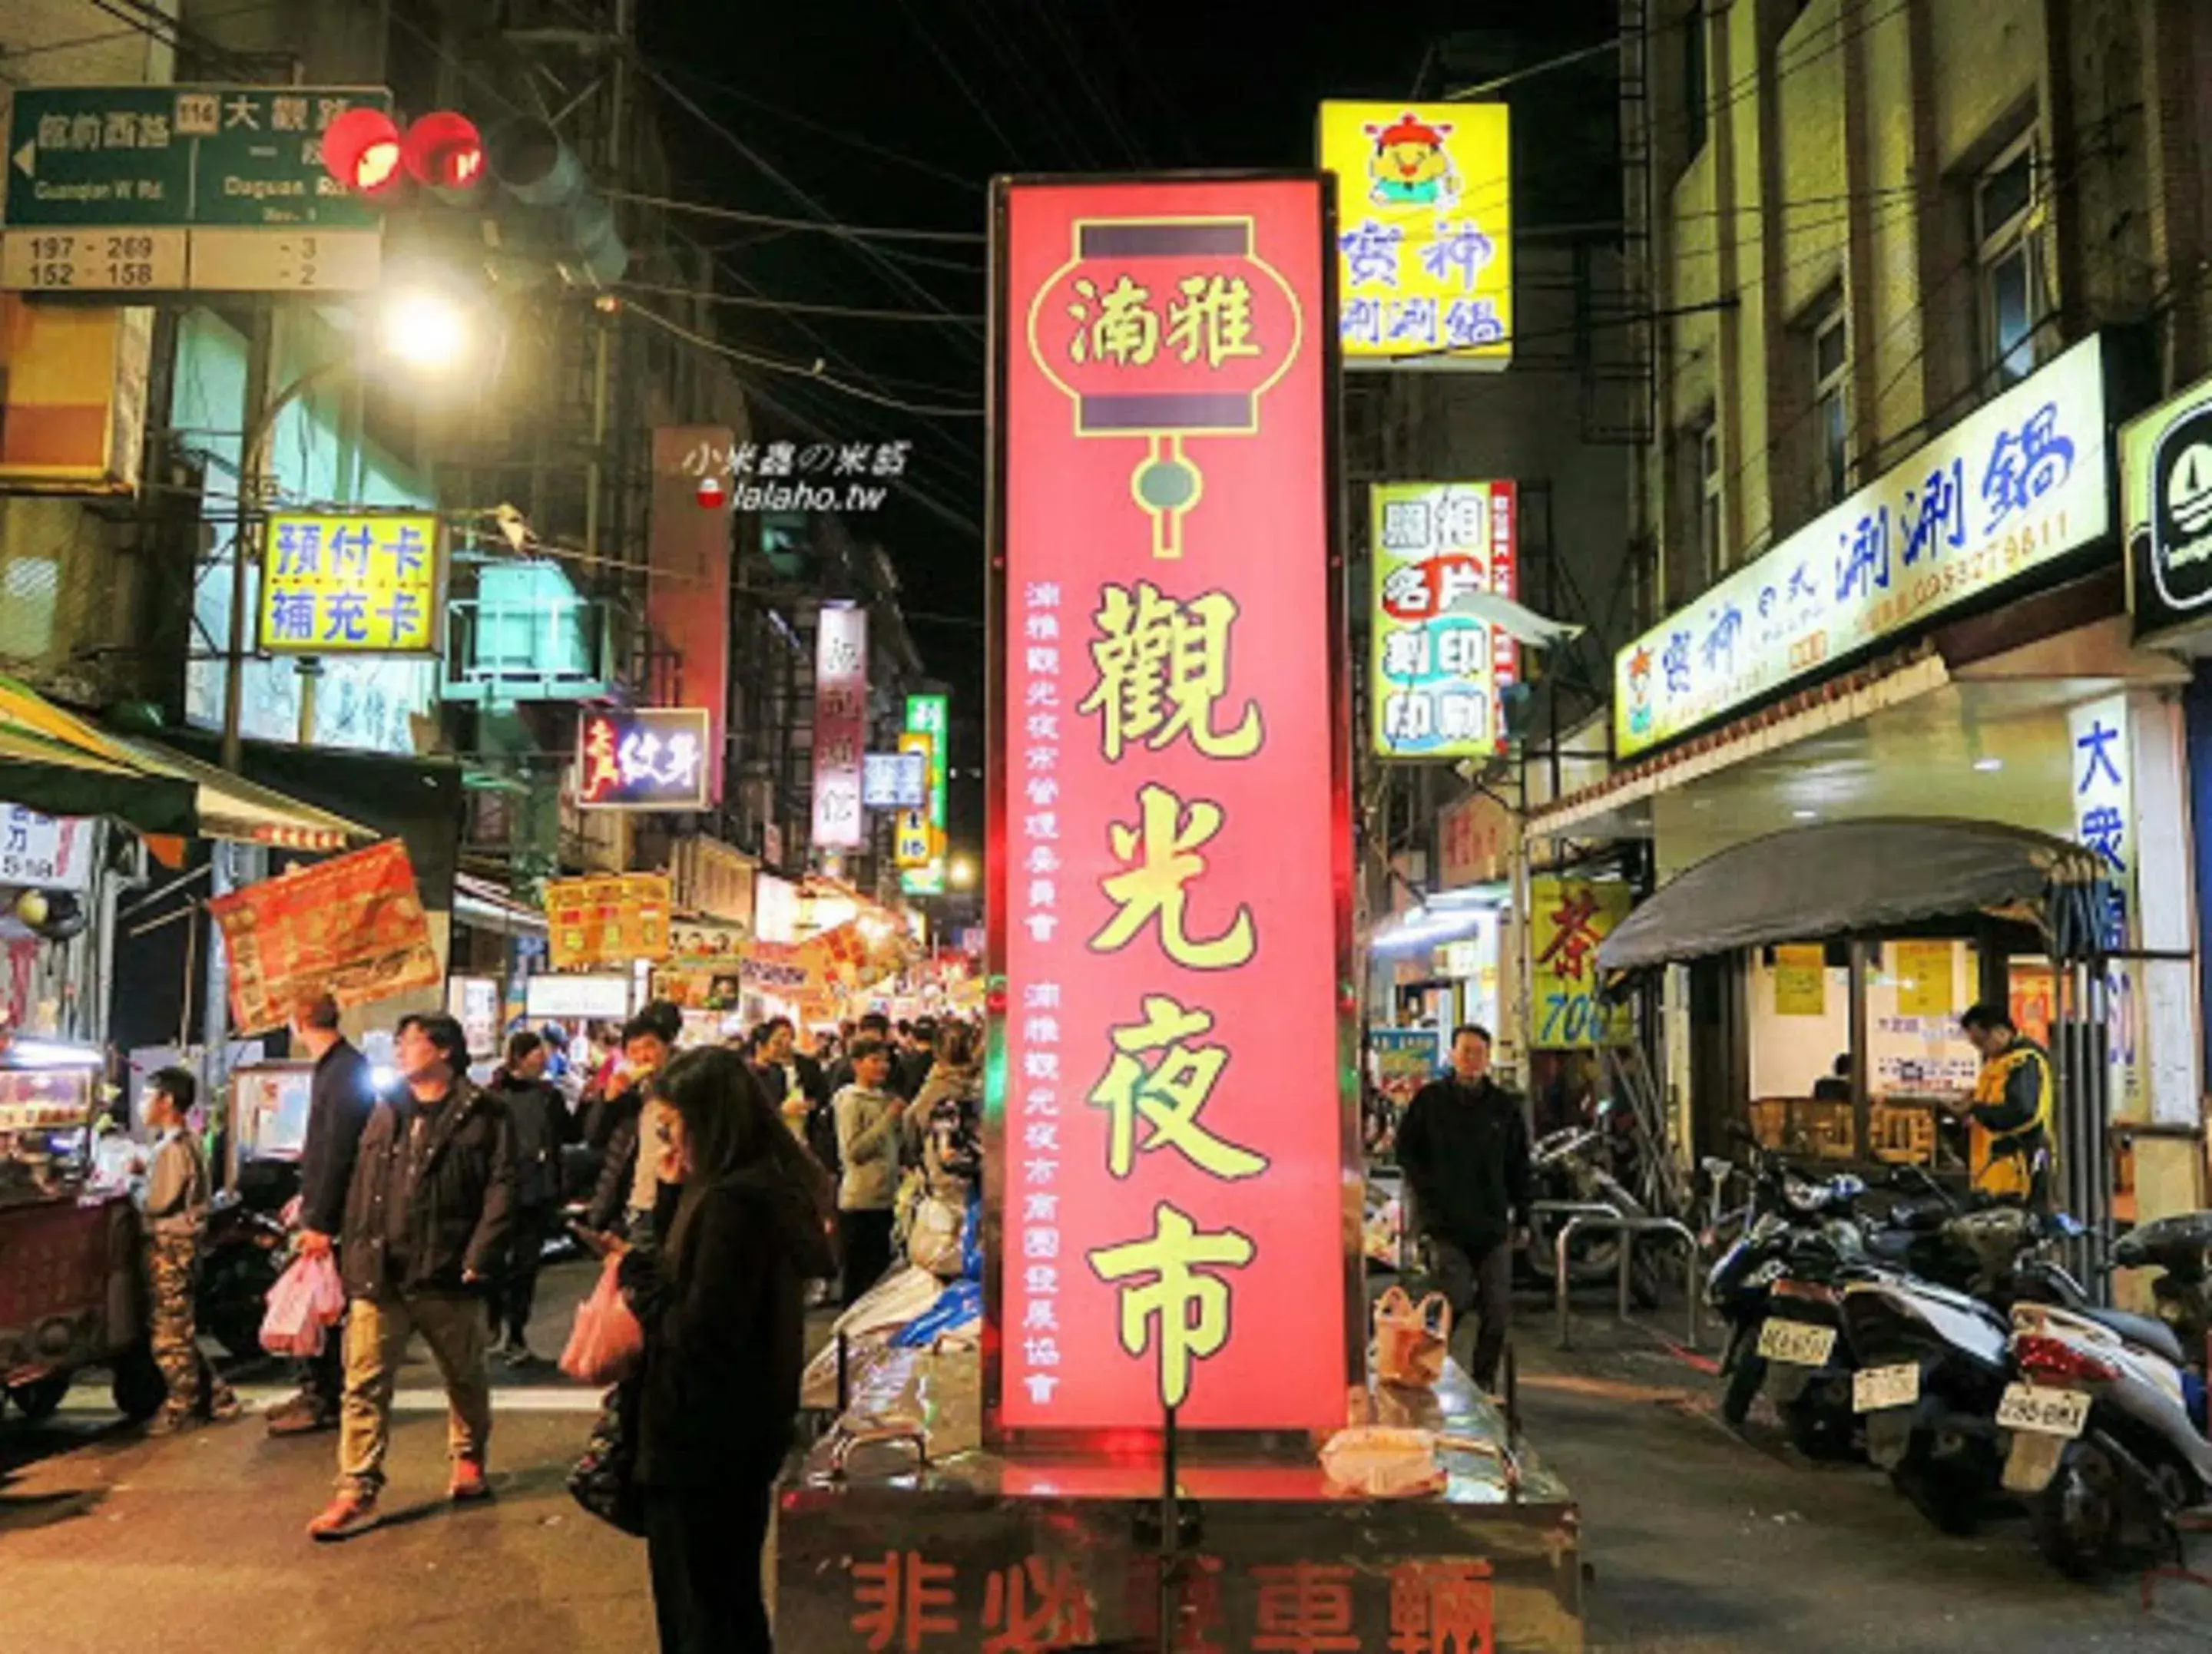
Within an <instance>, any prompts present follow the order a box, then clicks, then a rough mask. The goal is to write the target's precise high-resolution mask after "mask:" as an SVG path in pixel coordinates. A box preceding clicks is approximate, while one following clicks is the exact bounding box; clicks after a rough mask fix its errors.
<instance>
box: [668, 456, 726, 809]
mask: <svg viewBox="0 0 2212 1654" xmlns="http://www.w3.org/2000/svg"><path fill="white" fill-rule="evenodd" d="M736 440H737V439H736V438H735V436H734V435H733V434H732V433H731V431H730V429H729V427H726V426H720V425H656V426H655V427H653V515H652V518H651V519H650V522H651V528H652V533H651V536H650V537H649V538H648V540H647V542H646V545H647V548H646V560H647V564H648V570H647V575H646V582H645V620H646V624H647V626H649V627H652V628H653V631H654V632H656V633H659V637H660V640H661V641H662V642H663V643H664V644H665V645H667V647H668V652H669V655H670V657H671V661H672V663H673V664H674V668H675V670H674V674H673V681H672V682H666V683H663V684H660V685H658V686H656V687H657V688H658V690H659V694H660V697H661V705H663V706H703V707H705V708H706V709H707V725H708V736H707V802H708V803H709V804H712V803H716V802H718V801H719V800H720V798H721V796H722V759H723V749H724V747H725V745H726V742H725V740H724V737H723V733H722V730H723V722H724V713H725V711H726V708H727V707H728V706H729V700H730V531H731V523H730V512H729V509H728V507H727V506H723V505H714V506H706V505H702V503H701V501H702V498H703V497H704V496H702V494H700V492H699V485H700V484H701V483H702V482H704V481H706V480H707V479H708V478H710V477H711V478H715V479H718V480H720V482H721V483H722V484H723V487H724V490H725V493H724V494H723V496H722V497H723V498H725V499H726V497H727V494H726V490H727V487H728V483H729V480H730V475H731V469H730V468H731V459H730V455H731V451H732V448H733V447H734V445H735V444H736Z"/></svg>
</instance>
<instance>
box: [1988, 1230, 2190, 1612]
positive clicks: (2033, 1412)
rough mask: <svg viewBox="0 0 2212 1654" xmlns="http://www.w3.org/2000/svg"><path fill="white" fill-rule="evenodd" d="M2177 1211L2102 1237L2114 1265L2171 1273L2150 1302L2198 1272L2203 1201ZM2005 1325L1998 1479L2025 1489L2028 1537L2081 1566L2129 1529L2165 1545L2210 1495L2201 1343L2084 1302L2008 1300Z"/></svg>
mask: <svg viewBox="0 0 2212 1654" xmlns="http://www.w3.org/2000/svg"><path fill="white" fill-rule="evenodd" d="M2191 1219H2192V1220H2193V1221H2185V1222H2176V1221H2173V1220H2166V1221H2165V1222H2163V1223H2162V1224H2159V1225H2146V1226H2144V1229H2143V1230H2139V1231H2137V1232H2136V1233H2134V1234H2131V1235H2130V1236H2128V1237H2127V1238H2126V1239H2124V1241H2123V1242H2122V1243H2120V1244H2119V1245H2117V1246H2116V1247H2115V1248H2114V1262H2115V1263H2128V1264H2130V1265H2132V1266H2136V1267H2143V1268H2150V1269H2159V1270H2161V1271H2162V1272H2164V1275H2165V1276H2166V1278H2167V1279H2168V1280H2170V1281H2173V1282H2174V1287H2173V1288H2172V1290H2170V1291H2169V1293H2168V1294H2167V1295H2166V1297H2164V1298H2161V1299H2160V1303H2161V1305H2162V1306H2163V1305H2164V1304H2166V1303H2168V1302H2179V1301H2183V1300H2185V1299H2186V1297H2187V1296H2188V1290H2189V1288H2190V1287H2191V1284H2192V1283H2195V1282H2201V1279H2202V1276H2203V1273H2204V1272H2205V1269H2206V1251H2207V1247H2208V1245H2212V1213H2197V1214H2192V1215H2191ZM2153 1231H2154V1233H2150V1232H2153ZM2130 1243H2132V1244H2130ZM2153 1293H2154V1296H2157V1283H2156V1282H2154V1283H2153ZM2012 1328H2013V1331H2012V1340H2011V1346H2012V1358H2013V1361H2014V1365H2015V1368H2016V1370H2017V1372H2018V1374H2019V1376H2018V1378H2017V1379H2016V1380H2015V1382H2014V1383H2012V1384H2008V1385H2007V1386H2006V1388H2005V1392H2004V1395H2003V1397H2002V1400H2001V1401H2000V1403H1999V1404H1998V1408H1997V1423H1998V1424H1999V1425H2000V1426H2001V1427H2002V1428H2003V1429H2005V1430H2006V1431H2008V1433H2009V1440H2008V1445H2007V1451H2006V1456H2005V1466H2004V1477H2003V1481H2004V1486H2005V1487H2006V1488H2007V1489H2008V1490H2009V1491H2011V1492H2013V1493H2017V1494H2018V1495H2020V1496H2021V1498H2022V1499H2023V1500H2026V1501H2027V1512H2028V1523H2029V1527H2030V1529H2031V1530H2032V1531H2033V1534H2034V1536H2035V1543H2036V1548H2037V1549H2039V1551H2041V1552H2042V1553H2043V1555H2044V1557H2045V1560H2048V1561H2049V1562H2050V1563H2051V1566H2054V1567H2056V1568H2057V1569H2058V1570H2059V1571H2060V1572H2063V1573H2066V1574H2069V1575H2071V1576H2073V1577H2075V1578H2096V1577H2099V1576H2100V1575H2102V1574H2103V1573H2105V1572H2107V1571H2108V1570H2109V1569H2110V1568H2111V1567H2112V1566H2113V1565H2114V1563H2115V1562H2117V1561H2118V1559H2119V1557H2120V1555H2121V1554H2122V1552H2123V1551H2124V1549H2125V1548H2127V1547H2128V1545H2129V1543H2130V1542H2131V1541H2135V1540H2148V1541H2149V1542H2153V1543H2158V1544H2168V1543H2178V1540H2177V1536H2176V1534H2175V1529H2174V1522H2175V1518H2177V1517H2178V1516H2179V1514H2180V1512H2183V1511H2185V1510H2188V1509H2191V1508H2192V1507H2194V1506H2200V1505H2203V1504H2205V1503H2207V1502H2208V1501H2212V1440H2208V1439H2207V1436H2206V1426H2207V1421H2206V1408H2205V1388H2204V1372H2203V1368H2202V1366H2201V1365H2199V1364H2200V1363H2201V1362H2202V1361H2203V1359H2204V1354H2205V1352H2204V1348H2203V1345H2202V1344H2201V1343H2199V1344H2198V1345H2197V1347H2196V1348H2194V1349H2193V1350H2191V1349H2185V1348H2184V1347H2183V1344H2182V1342H2181V1339H2180V1338H2179V1336H2178V1335H2177V1334H2176V1332H2175V1330H2174V1328H2173V1326H2172V1324H2169V1323H2168V1322H2167V1321H2166V1320H2162V1319H2155V1318H2152V1317H2149V1316H2142V1315H2132V1314H2129V1313H2127V1312H2124V1311H2119V1310H2107V1309H2097V1308H2090V1307H2086V1306H2080V1307H2077V1306H2066V1307H2061V1306H2055V1305H2046V1304H2021V1305H2018V1306H2015V1308H2014V1310H2013V1313H2012Z"/></svg>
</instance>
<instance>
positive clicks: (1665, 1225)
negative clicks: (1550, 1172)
mask: <svg viewBox="0 0 2212 1654" xmlns="http://www.w3.org/2000/svg"><path fill="white" fill-rule="evenodd" d="M1533 1209H1534V1210H1537V1211H1545V1212H1553V1211H1556V1212H1564V1213H1567V1214H1570V1215H1569V1216H1568V1218H1567V1221H1566V1225H1565V1227H1563V1228H1562V1229H1561V1230H1560V1231H1559V1239H1557V1240H1556V1241H1554V1242H1553V1255H1552V1301H1553V1307H1554V1310H1555V1312H1556V1313H1557V1315H1558V1318H1559V1348H1561V1349H1565V1348H1569V1347H1570V1346H1571V1344H1572V1342H1573V1334H1572V1331H1571V1317H1570V1316H1569V1314H1568V1306H1567V1253H1568V1247H1569V1244H1570V1243H1571V1241H1572V1240H1573V1239H1574V1238H1575V1237H1576V1236H1577V1234H1580V1233H1582V1232H1583V1230H1584V1229H1609V1230H1611V1231H1612V1232H1613V1233H1614V1234H1616V1235H1618V1236H1620V1287H1619V1302H1618V1306H1617V1307H1616V1308H1615V1310H1614V1316H1615V1318H1616V1319H1618V1320H1620V1321H1621V1322H1623V1323H1626V1321H1627V1320H1628V1318H1629V1316H1628V1312H1629V1298H1630V1292H1629V1278H1630V1273H1631V1269H1632V1265H1633V1264H1634V1262H1635V1257H1636V1243H1637V1242H1638V1240H1641V1239H1644V1236H1646V1235H1652V1234H1666V1235H1672V1236H1674V1237H1675V1238H1676V1239H1679V1240H1680V1241H1681V1243H1682V1247H1683V1256H1684V1257H1686V1259H1687V1260H1688V1263H1687V1265H1686V1268H1685V1269H1684V1272H1683V1292H1682V1296H1683V1299H1684V1300H1685V1301H1686V1303H1687V1305H1688V1306H1689V1307H1688V1320H1689V1325H1688V1329H1687V1336H1688V1342H1689V1347H1690V1348H1692V1349H1695V1348H1697V1347H1698V1333H1699V1324H1698V1307H1699V1306H1698V1299H1699V1292H1698V1287H1699V1282H1698V1268H1697V1265H1698V1238H1697V1236H1696V1235H1694V1234H1692V1233H1691V1232H1690V1228H1689V1226H1688V1225H1687V1224H1686V1223H1683V1222H1681V1221H1680V1220H1678V1219H1675V1218H1671V1217H1624V1216H1622V1215H1621V1214H1620V1212H1619V1211H1618V1210H1616V1209H1614V1208H1613V1207H1612V1206H1609V1205H1605V1204H1601V1203H1589V1204H1584V1203H1577V1202H1567V1201H1562V1202H1546V1201H1539V1202H1537V1203H1536V1204H1535V1206H1534V1208H1533Z"/></svg>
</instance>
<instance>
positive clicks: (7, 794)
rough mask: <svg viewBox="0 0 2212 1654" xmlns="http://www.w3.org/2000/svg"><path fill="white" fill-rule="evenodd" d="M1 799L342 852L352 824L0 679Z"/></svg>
mask: <svg viewBox="0 0 2212 1654" xmlns="http://www.w3.org/2000/svg"><path fill="white" fill-rule="evenodd" d="M0 799H5V800H6V801H7V802H8V803H15V804H21V805H23V806H24V807H25V808H27V809H34V810H37V811H39V812H40V813H41V814H42V815H106V816H112V818H114V819H115V820H117V821H123V822H125V823H127V824H128V825H130V826H131V827H136V828H137V829H138V830H139V831H140V832H142V833H160V834H167V835H174V836H195V835H197V836H204V837H208V838H217V839H242V840H245V841H246V842H248V843H252V844H262V845H274V846H276V847H279V848H283V849H289V850H342V849H343V848H345V847H346V846H347V845H349V844H356V843H366V842H368V840H369V839H373V838H374V837H375V836H376V835H375V834H374V833H371V832H369V831H368V829H367V828H365V827H361V826H359V825H358V824H356V823H355V822H352V821H346V820H344V819H343V817H341V816H337V815H331V813H330V812H329V811H327V810H321V809H315V808H313V806H311V805H307V804H302V803H300V802H298V801H297V800H296V799H293V798H288V797H285V796H284V795H283V794H282V793H279V792H276V791H271V790H270V789H269V788H267V787H264V786H259V785H256V784H255V783H253V782H251V781H246V780H243V779H240V778H239V777H237V776H234V775H232V774H229V773H228V772H225V771H222V770H219V769H217V768H216V767H215V766H213V765H211V764H206V763H203V762H201V761H200V760H197V759H195V758H187V757H186V756H185V755H184V754H182V753H178V752H173V751H171V750H170V749H169V748H167V747H163V746H160V745H157V744H156V743H155V742H150V741H146V740H142V739H137V738H125V737H124V736H116V735H110V734H109V733H107V732H106V730H100V729H98V728H96V727H94V725H93V724H88V723H87V722H86V721H85V720H84V719H83V718H79V717H77V716H76V714H75V713H74V712H64V710H63V709H62V708H60V707H58V706H55V705H54V704H53V703H52V701H50V700H46V699H45V698H44V697H43V696H41V695H40V694H38V693H37V692H36V691H35V690H33V689H32V688H29V687H27V685H25V684H22V683H21V682H17V681H16V680H15V679H13V678H9V677H0Z"/></svg>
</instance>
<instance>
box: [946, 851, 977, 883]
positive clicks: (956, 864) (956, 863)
mask: <svg viewBox="0 0 2212 1654" xmlns="http://www.w3.org/2000/svg"><path fill="white" fill-rule="evenodd" d="M945 870H946V872H947V873H948V874H949V875H950V876H951V881H952V888H954V889H955V890H972V889H974V888H975V863H974V862H972V861H970V860H969V859H968V857H965V856H955V857H953V858H952V865H951V867H950V868H948V869H945Z"/></svg>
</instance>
